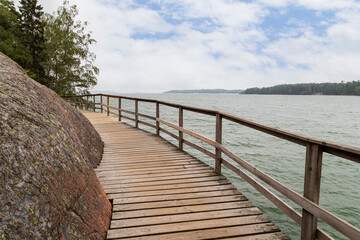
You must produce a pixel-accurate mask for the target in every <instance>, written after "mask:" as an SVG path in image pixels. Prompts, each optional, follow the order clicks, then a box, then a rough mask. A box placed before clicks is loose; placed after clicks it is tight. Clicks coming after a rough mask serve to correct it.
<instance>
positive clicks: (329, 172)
mask: <svg viewBox="0 0 360 240" xmlns="http://www.w3.org/2000/svg"><path fill="white" fill-rule="evenodd" d="M121 95H124V94H121ZM126 96H131V97H139V98H148V99H157V100H162V101H167V102H172V103H177V104H182V105H188V106H193V107H200V108H206V109H213V110H219V111H223V112H227V113H231V114H234V115H237V116H240V117H242V118H246V119H250V120H253V121H256V122H259V123H263V124H267V125H270V126H274V127H279V128H282V129H285V130H289V131H293V132H297V133H300V134H304V135H308V136H311V137H316V138H322V139H325V140H328V141H333V142H339V143H342V144H348V145H352V146H355V147H360V97H356V96H288V95H240V94H131V95H129V94H127V95H126ZM110 103H111V105H112V106H117V104H118V100H115V99H114V100H112V101H111V102H110ZM122 107H123V108H124V109H127V110H130V111H134V101H131V100H123V101H122ZM139 112H140V113H143V114H148V115H151V116H155V104H154V103H143V102H139ZM178 114H179V110H178V109H176V108H172V107H166V106H161V107H160V118H162V119H164V120H166V121H169V122H171V123H174V124H178V118H179V115H178ZM128 116H129V117H133V116H131V115H128ZM141 120H144V119H142V118H141ZM123 121H124V122H127V123H129V124H131V125H133V124H134V123H133V122H131V121H129V120H126V119H123ZM147 121H148V122H150V123H152V124H154V121H151V120H147ZM140 126H141V128H143V129H145V130H147V131H150V132H153V133H154V132H155V131H154V129H152V128H149V127H146V126H144V125H140ZM161 127H164V128H165V129H167V130H169V131H171V132H173V133H175V134H178V132H177V131H174V130H173V129H171V128H168V127H166V126H163V125H162V126H161ZM184 127H185V128H186V129H189V130H191V131H194V132H196V133H198V134H201V135H203V136H205V137H208V138H210V139H215V117H212V116H206V115H202V114H198V113H193V112H189V111H184ZM185 135H186V134H184V138H185V139H187V140H191V141H192V142H194V143H196V144H198V145H200V146H202V147H204V148H206V149H208V150H209V151H212V152H214V148H212V147H209V146H207V145H206V144H204V143H202V142H200V141H198V140H197V139H194V138H192V137H189V136H185ZM161 136H163V137H164V138H166V139H167V140H169V141H171V142H172V143H174V144H175V145H177V141H176V140H174V139H173V138H171V137H170V136H168V135H166V134H165V133H162V134H161ZM223 145H224V146H225V147H227V148H228V149H230V150H231V151H232V152H233V153H235V154H237V155H238V156H240V157H241V158H242V159H244V160H246V161H248V162H249V163H251V164H252V165H254V166H256V167H257V168H258V169H260V170H262V171H264V172H265V173H267V174H268V175H270V176H272V177H273V178H275V179H276V180H278V181H280V182H281V183H283V184H285V185H286V186H288V187H290V188H291V189H293V190H295V191H297V192H298V193H300V194H303V184H304V166H305V153H306V149H305V147H303V146H300V145H297V144H295V143H291V142H288V141H286V140H282V139H279V138H276V137H273V136H270V135H267V134H264V133H261V132H259V131H256V130H253V129H250V128H247V127H245V126H242V125H239V124H235V123H232V122H230V121H227V120H223ZM184 150H185V151H187V152H189V153H190V154H192V155H193V156H195V157H197V158H199V159H200V160H202V161H204V162H205V163H207V164H209V165H210V166H214V160H213V159H211V158H209V157H207V156H206V155H204V154H202V153H200V152H198V151H197V150H195V149H193V148H191V147H187V146H186V145H184ZM222 172H223V174H224V175H225V176H226V177H227V178H228V179H229V180H230V181H231V182H232V183H233V184H234V185H235V186H236V187H237V188H238V189H239V190H240V191H241V192H242V193H243V194H244V195H245V196H246V197H247V198H249V199H250V200H251V201H252V202H253V203H254V204H255V205H256V206H257V207H259V208H260V209H261V210H262V211H263V212H264V213H265V214H266V215H267V216H268V217H269V218H270V219H271V221H273V222H274V223H275V224H276V225H277V226H278V227H279V228H280V229H281V231H283V232H284V233H285V234H287V235H288V236H289V237H291V239H299V238H300V227H299V226H298V224H296V223H295V222H294V221H293V220H292V219H290V218H289V217H287V216H286V215H285V214H284V213H282V211H281V210H279V209H278V208H277V207H276V206H275V205H273V204H272V203H271V202H270V201H268V200H267V199H266V198H265V197H264V196H262V195H261V194H260V193H259V192H257V191H256V190H255V189H254V188H252V187H251V186H250V185H249V184H247V183H246V182H244V181H243V180H242V179H241V178H240V177H239V176H237V175H236V174H234V173H233V172H231V171H229V170H227V169H226V168H225V167H223V170H222ZM359 182H360V164H358V163H355V162H352V161H349V160H346V159H341V158H338V157H334V156H332V155H330V154H326V153H324V156H323V166H322V178H321V193H320V205H321V206H322V207H324V208H326V209H327V210H329V211H331V212H332V213H334V214H336V215H337V216H339V217H341V218H343V219H344V220H346V221H348V222H350V223H351V224H353V225H355V226H356V227H358V228H360V185H359ZM265 185H266V184H265ZM269 188H270V187H269ZM273 192H275V193H277V192H276V191H275V190H273ZM277 195H278V196H280V197H281V198H282V199H283V200H285V201H286V202H287V203H288V204H290V205H291V206H293V207H294V208H295V209H296V210H297V211H299V213H301V208H299V207H298V206H297V205H296V204H294V203H292V202H291V201H290V200H288V199H286V198H285V197H282V196H281V195H280V194H277ZM319 226H320V227H321V228H322V229H324V230H325V231H326V232H328V233H330V235H331V236H333V237H335V239H347V238H346V237H344V236H343V235H342V234H339V233H338V232H337V231H336V230H334V229H332V228H331V227H329V226H328V225H327V224H324V223H323V222H321V221H320V223H319Z"/></svg>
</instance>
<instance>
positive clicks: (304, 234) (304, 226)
mask: <svg viewBox="0 0 360 240" xmlns="http://www.w3.org/2000/svg"><path fill="white" fill-rule="evenodd" d="M322 155H323V151H322V147H321V146H319V145H317V144H311V143H308V144H307V146H306V162H305V180H304V197H306V198H307V199H309V200H311V201H313V202H314V203H316V204H319V198H320V180H321V165H322ZM316 232H317V217H315V216H314V215H313V214H311V213H309V212H308V211H306V210H305V209H303V211H302V222H301V240H315V239H317V234H316Z"/></svg>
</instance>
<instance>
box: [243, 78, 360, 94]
mask: <svg viewBox="0 0 360 240" xmlns="http://www.w3.org/2000/svg"><path fill="white" fill-rule="evenodd" d="M244 93H245V94H287V95H313V94H323V95H358V96H360V80H358V81H352V82H347V83H344V82H341V83H300V84H283V85H276V86H274V87H266V88H248V89H246V90H245V91H244Z"/></svg>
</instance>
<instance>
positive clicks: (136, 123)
mask: <svg viewBox="0 0 360 240" xmlns="http://www.w3.org/2000/svg"><path fill="white" fill-rule="evenodd" d="M135 127H136V128H139V101H138V100H135Z"/></svg>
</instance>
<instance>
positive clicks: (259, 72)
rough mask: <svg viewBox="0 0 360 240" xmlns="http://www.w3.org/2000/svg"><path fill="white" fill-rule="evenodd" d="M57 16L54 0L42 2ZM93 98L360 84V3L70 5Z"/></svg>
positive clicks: (269, 0) (231, 0)
mask: <svg viewBox="0 0 360 240" xmlns="http://www.w3.org/2000/svg"><path fill="white" fill-rule="evenodd" d="M39 3H40V4H41V5H42V6H43V7H44V10H45V11H46V12H53V11H55V10H56V8H57V7H58V6H59V5H60V4H61V1H60V0H39ZM70 4H71V5H74V4H75V5H77V6H78V10H79V15H78V19H79V20H81V21H88V22H89V27H88V30H89V31H92V36H93V38H95V39H96V40H97V44H96V45H94V46H92V48H91V49H92V51H93V52H94V53H95V54H96V56H97V59H96V62H95V65H96V66H98V67H99V68H100V74H99V76H98V84H97V85H96V86H95V87H94V88H93V90H97V91H114V92H118V93H134V92H148V93H150V92H152V93H160V92H163V91H167V90H172V89H209V88H224V89H246V88H250V87H267V86H273V85H277V84H284V83H306V82H340V81H355V80H359V79H360V1H355V0H332V1H328V0H298V1H295V0H254V1H250V0H244V1H237V0H181V1H179V0H70Z"/></svg>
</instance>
